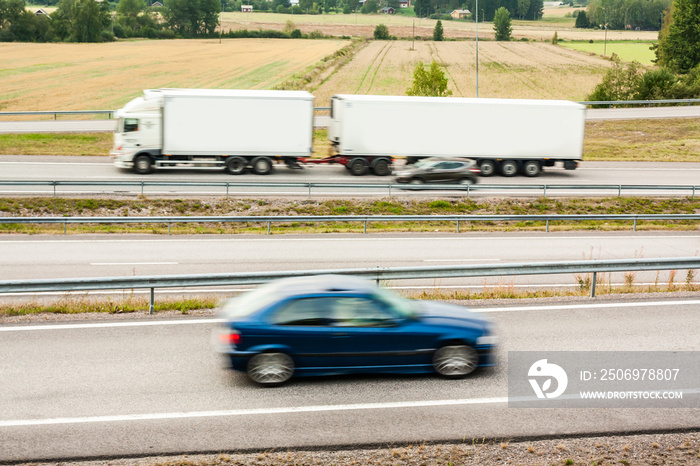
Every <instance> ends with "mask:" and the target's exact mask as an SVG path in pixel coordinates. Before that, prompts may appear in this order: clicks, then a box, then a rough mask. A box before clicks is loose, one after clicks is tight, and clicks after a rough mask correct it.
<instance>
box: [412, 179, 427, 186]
mask: <svg viewBox="0 0 700 466" xmlns="http://www.w3.org/2000/svg"><path fill="white" fill-rule="evenodd" d="M423 183H424V181H423V180H421V179H420V178H413V179H412V180H411V181H409V184H412V185H413V186H420V185H422V184H423Z"/></svg>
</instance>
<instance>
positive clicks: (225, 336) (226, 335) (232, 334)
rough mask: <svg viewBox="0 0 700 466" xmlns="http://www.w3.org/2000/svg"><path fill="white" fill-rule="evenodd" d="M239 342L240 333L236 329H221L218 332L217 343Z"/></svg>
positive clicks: (229, 343)
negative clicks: (221, 330)
mask: <svg viewBox="0 0 700 466" xmlns="http://www.w3.org/2000/svg"><path fill="white" fill-rule="evenodd" d="M240 342H241V334H240V333H238V332H236V331H233V330H231V331H223V332H221V333H219V343H221V344H224V345H237V344H239V343H240Z"/></svg>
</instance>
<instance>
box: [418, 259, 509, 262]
mask: <svg viewBox="0 0 700 466" xmlns="http://www.w3.org/2000/svg"><path fill="white" fill-rule="evenodd" d="M500 260H501V259H423V262H483V261H493V262H499V261H500Z"/></svg>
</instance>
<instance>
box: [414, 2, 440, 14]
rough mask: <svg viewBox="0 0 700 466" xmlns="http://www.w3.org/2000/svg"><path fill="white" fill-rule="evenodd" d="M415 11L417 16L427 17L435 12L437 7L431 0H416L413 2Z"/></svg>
mask: <svg viewBox="0 0 700 466" xmlns="http://www.w3.org/2000/svg"><path fill="white" fill-rule="evenodd" d="M413 11H415V12H416V16H419V17H421V18H427V17H428V16H430V15H432V14H433V13H434V12H435V9H434V7H433V4H432V3H431V2H430V0H415V1H414V2H413Z"/></svg>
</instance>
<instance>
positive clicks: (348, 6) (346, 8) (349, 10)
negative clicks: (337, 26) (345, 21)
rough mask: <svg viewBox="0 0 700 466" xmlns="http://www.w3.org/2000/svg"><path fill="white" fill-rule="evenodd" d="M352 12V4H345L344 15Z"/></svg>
mask: <svg viewBox="0 0 700 466" xmlns="http://www.w3.org/2000/svg"><path fill="white" fill-rule="evenodd" d="M350 13H352V8H350V5H345V6H344V7H343V14H344V15H349V14H350Z"/></svg>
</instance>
